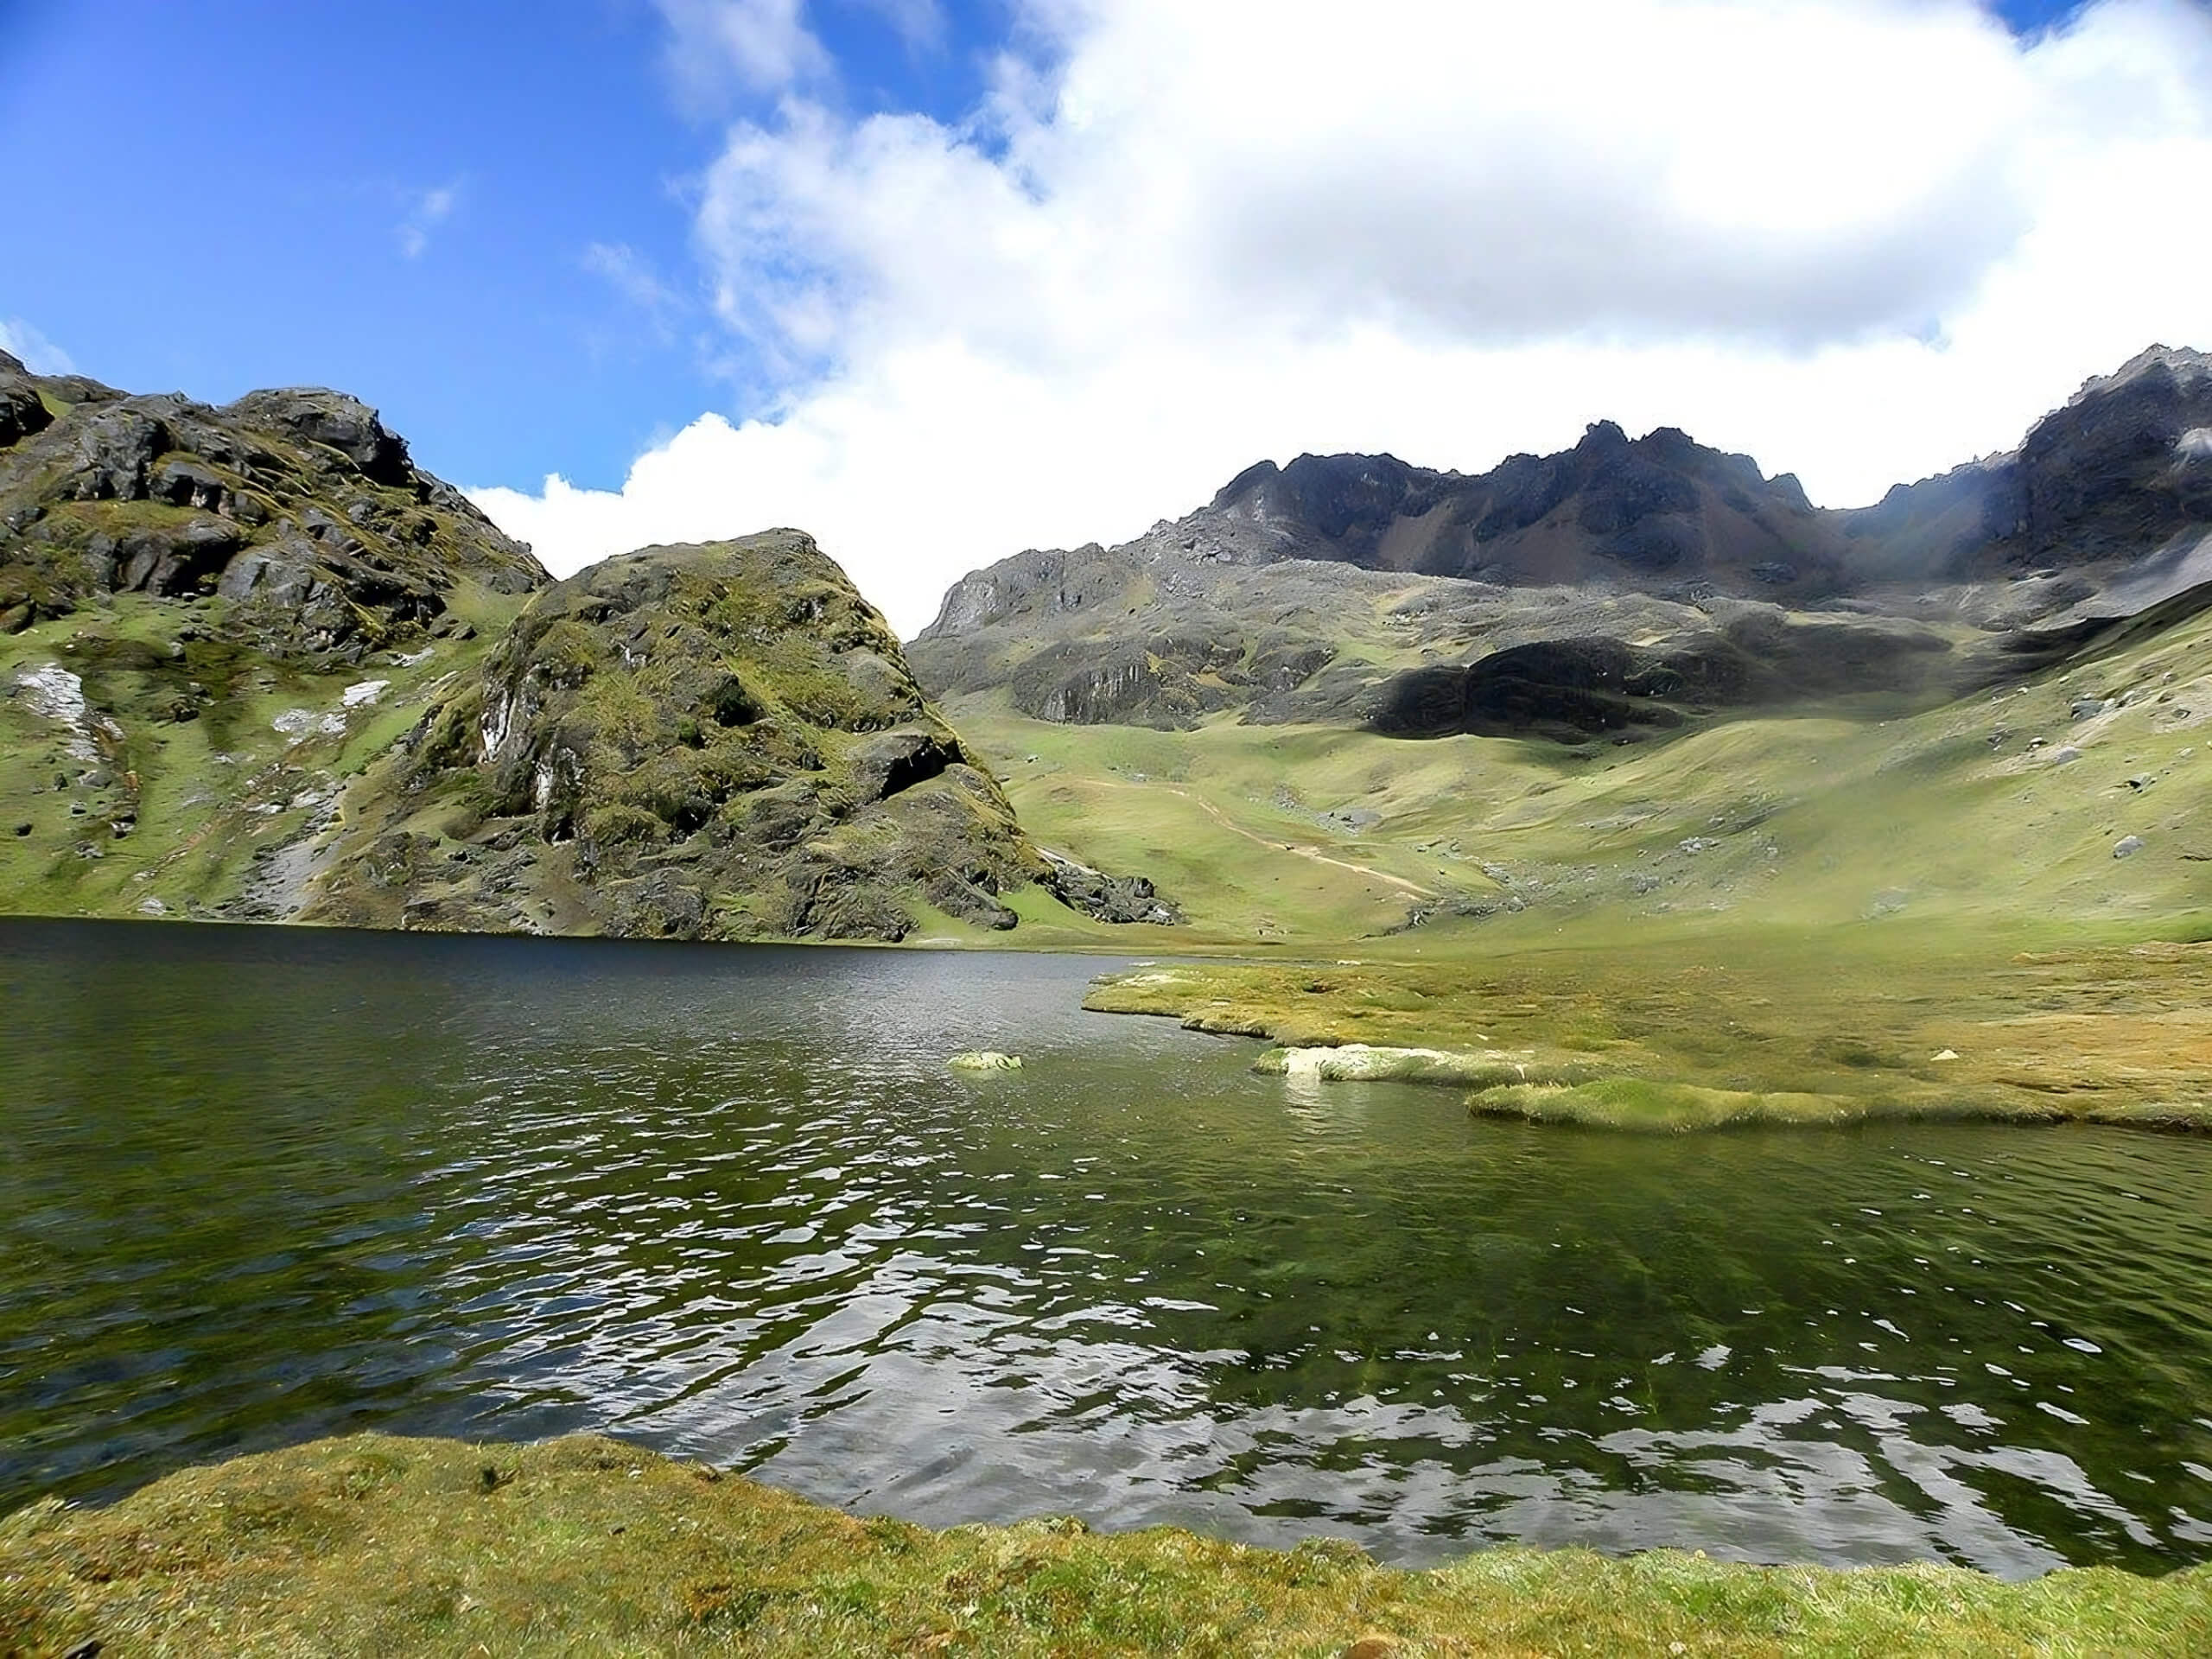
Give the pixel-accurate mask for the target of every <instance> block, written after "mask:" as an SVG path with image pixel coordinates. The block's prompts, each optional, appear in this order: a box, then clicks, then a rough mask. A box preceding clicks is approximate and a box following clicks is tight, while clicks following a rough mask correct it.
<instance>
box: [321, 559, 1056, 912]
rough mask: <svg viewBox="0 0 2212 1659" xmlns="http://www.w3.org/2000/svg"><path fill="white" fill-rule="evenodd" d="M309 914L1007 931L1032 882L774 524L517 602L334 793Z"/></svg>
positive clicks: (892, 642) (1028, 851) (857, 602)
mask: <svg viewBox="0 0 2212 1659" xmlns="http://www.w3.org/2000/svg"><path fill="white" fill-rule="evenodd" d="M347 817H348V823H347V825H346V829H345V830H344V832H343V834H342V836H341V838H340V842H339V844H338V846H337V847H336V848H335V849H334V853H333V856H332V860H331V862H330V864H329V867H328V868H327V872H326V874H324V876H323V877H322V878H321V891H320V893H319V896H318V897H317V898H316V899H315V902H314V903H312V904H311V905H310V906H309V907H308V912H307V919H309V920H318V921H330V922H346V923H356V924H364V925H379V926H402V925H404V926H422V927H439V928H454V929H470V930H477V929H485V930H494V931H507V930H526V931H553V932H593V933H609V934H619V935H635V936H649V937H677V938H847V939H897V938H904V937H906V935H907V934H908V933H909V932H911V931H912V930H913V929H914V928H915V926H916V925H918V919H919V914H918V912H919V911H920V907H922V906H927V907H930V908H933V909H935V910H937V911H940V912H945V913H947V914H950V915H951V916H953V917H956V918H959V919H961V920H963V921H965V922H969V923H971V924H974V925H981V926H984V927H989V928H1008V927H1012V926H1013V925H1014V921H1015V916H1014V912H1013V911H1012V910H1011V909H1010V908H1009V907H1008V906H1007V905H1006V903H1005V902H1004V898H1003V895H1005V894H1006V893H1008V892H1009V891H1010V890H1012V889H1014V888H1018V887H1023V886H1025V885H1027V884H1030V883H1033V882H1034V883H1040V884H1046V885H1048V886H1049V885H1052V882H1053V877H1054V871H1053V869H1052V866H1051V865H1050V864H1048V862H1047V861H1046V859H1045V858H1044V857H1043V856H1042V855H1040V854H1039V852H1038V850H1037V849H1035V848H1034V847H1033V846H1032V845H1031V844H1030V842H1028V840H1027V838H1026V837H1025V836H1023V835H1022V833H1021V831H1020V827H1019V826H1018V825H1017V824H1016V823H1015V821H1014V810H1013V808H1012V807H1011V806H1009V805H1008V804H1007V799H1006V797H1005V796H1004V795H1003V794H1002V793H1001V791H1000V789H999V786H998V785H997V783H996V782H995V781H994V780H993V779H992V778H991V777H990V775H989V774H988V772H984V771H983V770H982V769H981V768H980V767H978V766H976V765H975V764H974V763H973V762H972V761H971V760H970V759H969V756H968V754H967V753H966V751H965V750H963V747H961V743H960V740H959V738H958V736H957V734H955V733H954V732H953V731H952V729H951V728H950V727H948V726H947V725H946V724H945V723H944V721H942V720H940V719H939V718H938V715H937V714H936V712H935V711H934V710H933V709H931V708H930V706H929V705H928V703H927V702H925V700H924V698H923V696H922V693H921V690H920V689H919V687H918V686H917V685H916V684H915V683H914V678H913V676H912V674H911V673H910V672H909V671H908V670H907V668H906V661H905V658H903V656H902V655H901V654H900V652H899V643H898V640H897V639H896V638H895V637H894V636H893V634H892V632H891V631H890V629H889V628H888V627H887V626H886V625H885V623H884V621H883V619H882V618H881V617H880V615H879V614H878V613H876V611H875V610H874V607H871V606H870V605H868V602H867V601H865V600H863V599H862V598H861V595H860V594H859V593H858V592H857V591H856V590H855V588H854V587H853V585H852V583H851V582H849V580H848V579H847V578H846V576H845V575H844V573H843V572H842V570H840V569H838V567H837V566H836V564H835V563H832V562H831V561H830V560H829V558H828V557H827V556H824V555H823V553H822V551H821V550H819V549H818V548H817V547H816V545H815V544H814V543H813V541H812V540H811V539H810V537H807V536H805V535H804V534H802V533H800V532H799V531H791V530H779V531H768V532H766V533H765V534H762V535H758V536H752V537H745V538H743V539H741V540H737V541H729V542H716V543H708V544H704V545H696V546H678V547H655V548H647V549H645V550H641V551H639V552H636V553H631V554H626V555H624V556H621V557H619V558H613V559H609V560H607V561H606V562H605V563H601V564H599V565H596V566H594V567H593V568H591V569H588V570H586V571H584V572H583V573H582V574H581V575H575V576H573V577H570V578H569V579H568V580H567V581H564V582H558V583H556V584H555V585H554V586H552V587H550V588H547V589H546V590H545V591H544V592H543V593H542V594H538V595H537V597H536V598H535V599H534V600H532V601H531V603H530V605H529V606H528V607H527V608H526V609H524V612H523V613H522V614H521V615H520V616H519V617H518V619H517V620H516V621H515V622H514V624H513V626H512V627H511V628H510V629H509V630H508V632H507V633H506V635H505V638H504V639H501V640H499V643H498V644H497V645H495V646H494V647H493V650H492V652H491V653H490V654H489V656H488V657H487V658H486V661H485V664H484V666H483V669H482V671H481V673H480V674H479V675H477V676H476V677H474V680H473V681H472V682H471V683H468V684H467V685H465V686H463V687H461V689H459V690H456V691H455V692H454V695H453V696H451V697H450V698H449V699H448V701H446V702H444V703H443V704H442V705H441V706H440V707H438V708H437V709H435V710H433V711H432V712H431V713H430V714H429V715H427V716H426V717H425V718H424V720H423V722H422V723H421V725H420V726H418V727H417V728H416V730H415V731H414V733H413V734H411V735H410V737H409V739H408V740H407V741H406V743H405V745H404V749H403V752H402V753H399V754H398V755H397V756H396V757H395V758H394V760H393V761H392V762H391V764H389V765H388V766H385V767H384V768H382V769H381V770H380V771H378V772H376V773H374V774H372V776H371V777H370V778H369V779H366V780H365V781H364V783H363V784H362V785H360V786H359V788H358V789H357V791H356V795H355V798H354V799H353V801H352V802H350V803H349V804H348V808H347Z"/></svg>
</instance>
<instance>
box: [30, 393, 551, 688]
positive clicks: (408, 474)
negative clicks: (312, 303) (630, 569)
mask: <svg viewBox="0 0 2212 1659" xmlns="http://www.w3.org/2000/svg"><path fill="white" fill-rule="evenodd" d="M547 579H548V578H547V576H546V574H545V572H544V570H543V569H542V568H541V567H540V566H539V565H538V563H537V561H536V560H535V559H533V558H532V557H531V555H530V550H529V549H527V548H525V547H524V546H523V545H521V543H518V542H515V541H513V540H512V539H510V538H509V537H506V536H505V535H504V534H502V533H501V532H500V531H499V529H498V528H497V527H496V526H495V525H493V524H492V522H491V521H490V520H489V519H487V518H485V517H484V515H483V514H482V513H480V512H478V511H477V510H476V508H475V507H474V506H473V505H470V504H469V502H468V501H467V499H465V498H464V497H463V496H462V495H461V493H459V492H458V491H456V490H454V488H453V487H452V486H449V485H448V484H446V483H444V482H443V481H442V480H439V479H435V478H433V477H432V476H430V475H429V474H427V473H424V472H421V471H419V470H417V469H416V467H415V465H414V463H413V461H411V460H410V457H409V455H408V452H407V445H406V444H405V442H403V441H402V440H401V439H400V438H399V437H398V436H397V435H395V434H393V433H392V432H391V431H389V430H388V429H386V428H385V426H384V424H383V423H382V422H381V421H380V420H378V416H377V412H376V411H375V410H372V409H370V408H367V407H366V406H365V405H363V404H360V403H358V402H356V401H355V400H354V399H353V398H351V397H346V396H344V395H342V394H341V393H338V392H334V391H320V390H311V389H298V388H295V389H292V390H288V391H257V392H252V393H250V394H249V395H247V396H246V397H241V398H239V399H238V401H237V402H236V403H234V404H228V405H226V406H225V407H223V408H219V409H217V408H210V407H209V406H207V404H197V403H194V402H193V401H191V400H190V399H189V398H187V397H181V396H179V395H175V394H168V395H162V396H156V397H127V396H125V395H124V394H123V393H121V392H118V391H114V390H113V389H112V388H110V387H107V386H103V385H99V383H97V382H95V381H92V380H87V379H85V378H82V377H81V376H51V375H49V376H39V375H32V374H29V373H27V372H25V371H24V369H23V366H22V364H21V363H19V362H17V361H16V359H14V358H11V357H7V356H5V355H4V354H0V630H5V631H8V632H20V631H21V630H22V629H24V628H27V627H29V626H32V625H33V624H34V623H36V622H39V621H41V620H51V619H54V618H57V617H61V616H66V615H68V614H69V613H72V612H74V611H76V610H79V609H80V608H81V607H84V606H85V605H86V603H88V602H89V601H93V600H95V599H97V598H99V597H100V596H103V595H112V594H145V595H148V596H149V597H152V598H157V599H167V600H175V601H185V602H191V601H207V600H221V601H227V602H226V604H224V605H223V606H222V607H219V612H218V611H216V610H214V609H213V608H211V609H210V612H209V614H208V617H207V621H208V622H210V623H211V624H212V625H214V626H219V629H220V630H221V632H223V633H224V634H225V635H226V637H228V638H232V639H237V640H239V641H240V642H242V643H245V644H249V645H252V646H253V647H254V648H256V649H257V650H259V651H262V652H266V653H269V654H271V655H275V656H280V657H285V658H309V657H321V658H327V659H350V660H353V661H357V662H358V661H359V660H360V659H361V658H364V657H365V655H366V654H367V653H369V652H372V651H375V650H378V649H379V648H382V647H385V646H390V645H397V644H401V643H404V641H406V640H408V639H412V638H416V637H417V636H421V635H424V634H428V633H435V632H439V631H440V630H441V629H443V630H444V631H448V632H450V631H451V630H452V629H453V628H454V627H456V626H461V624H460V622H459V621H458V620H454V618H453V617H452V614H451V613H452V609H453V601H454V594H455V589H456V588H457V587H459V586H461V585H462V584H466V583H474V584H476V585H478V586H480V587H481V588H486V589H488V590H490V591H492V592H494V593H499V594H524V593H527V592H529V591H531V589H532V588H537V587H539V586H541V585H543V583H544V582H546V581H547Z"/></svg>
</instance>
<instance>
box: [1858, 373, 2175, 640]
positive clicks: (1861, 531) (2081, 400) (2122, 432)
mask: <svg viewBox="0 0 2212 1659" xmlns="http://www.w3.org/2000/svg"><path fill="white" fill-rule="evenodd" d="M1840 523H1841V524H1842V526H1843V529H1844V532H1845V535H1846V536H1847V538H1848V540H1849V543H1850V560H1851V563H1852V564H1853V566H1854V567H1855V568H1857V569H1861V570H1863V571H1866V572H1868V573H1871V574H1875V575H1899V574H1910V573H1913V572H1918V571H1924V572H1932V573H1935V574H1938V575H1954V576H1964V577H1973V576H1977V575H1979V576H1985V577H1996V578H1999V579H2002V578H2005V577H2017V576H2018V575H2022V574H2024V573H2027V572H2032V571H2035V570H2037V569H2044V568H2047V567H2056V569H2051V570H2050V575H2047V576H2046V577H2045V580H2046V581H2053V580H2056V581H2062V582H2065V583H2066V584H2067V586H2068V588H2069V591H2071V592H2074V593H2075V594H2076V595H2077V597H2078V599H2087V598H2088V597H2089V596H2090V594H2091V593H2092V591H2094V589H2095V588H2098V587H2100V586H2102V585H2105V583H2106V582H2110V581H2111V580H2112V579H2113V578H2114V577H2115V576H2124V575H2126V572H2127V570H2128V568H2129V567H2130V566H2133V565H2136V564H2139V563H2145V562H2151V563H2157V562H2159V561H2161V560H2162V559H2163V560H2164V561H2165V562H2167V563H2176V564H2178V563H2180V562H2181V559H2182V557H2183V556H2186V555H2188V554H2190V553H2194V552H2195V551H2196V550H2197V548H2198V546H2199V545H2200V544H2201V543H2203V542H2204V540H2205V539H2206V538H2207V537H2212V357H2208V356H2207V355H2206V354H2205V353H2202V352H2192V351H2178V350H2174V349H2171V348H2170V347H2167V346H2152V347H2151V348H2150V349H2148V350H2147V351H2145V352H2143V353H2139V354H2138V355H2137V356H2135V357H2133V358H2132V359H2129V360H2128V361H2127V362H2126V363H2125V364H2123V365H2121V366H2120V368H2119V369H2118V370H2117V371H2115V372H2113V373H2112V374H2109V375H2106V376H2102V377H2100V378H2097V379H2094V380H2092V381H2090V382H2089V383H2088V385H2084V386H2083V387H2082V389H2081V390H2080V391H2077V392H2076V393H2075V395H2074V396H2073V397H2071V398H2070V399H2069V400H2068V401H2067V403H2066V404H2065V406H2064V407H2063V408H2061V409H2058V410H2054V411H2052V413H2050V415H2048V416H2045V417H2044V419H2043V420H2042V421H2040V422H2038V423H2037V425H2036V427H2035V429H2033V430H2032V431H2031V432H2030V433H2029V434H2028V435H2027V437H2026V439H2025V440H2024V442H2022V444H2021V445H2020V447H2019V448H2018V449H2017V450H2015V451H2014V452H2013V453H2012V454H2007V455H1998V456H1993V457H1992V458H1991V459H1989V460H1986V461H1976V462H1974V463H1972V464H1970V465H1968V466H1965V467H1959V468H1957V469H1955V471H1952V472H1949V473H1947V474H1943V475H1942V477H1940V478H1933V479H1923V480H1921V481H1920V482H1918V483H1916V484H1900V485H1898V486H1897V487H1896V488H1894V489H1892V490H1891V492H1890V493H1889V494H1888V495H1887V496H1885V497H1884V498H1883V499H1882V500H1881V502H1880V503H1878V505H1875V506H1872V507H1868V508H1865V509H1863V510H1861V511H1859V512H1850V513H1845V514H1842V515H1840ZM2207 574H2212V572H2208V573H2207ZM2123 608H2125V607H2123Z"/></svg>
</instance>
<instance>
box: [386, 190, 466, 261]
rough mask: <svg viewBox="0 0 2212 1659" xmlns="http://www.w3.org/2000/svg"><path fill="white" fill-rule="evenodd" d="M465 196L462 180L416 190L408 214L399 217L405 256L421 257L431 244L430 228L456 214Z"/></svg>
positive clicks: (398, 236)
mask: <svg viewBox="0 0 2212 1659" xmlns="http://www.w3.org/2000/svg"><path fill="white" fill-rule="evenodd" d="M460 200H461V185H460V182H459V181H457V180H456V181H454V183H452V184H441V185H437V186H435V187H433V188H430V189H428V190H423V191H419V192H416V193H413V194H410V197H409V199H408V204H407V216H406V217H405V218H404V219H401V220H400V221H399V224H398V226H397V229H396V230H395V231H394V232H393V234H394V235H395V236H397V238H398V239H399V252H400V257H402V258H406V259H420V258H421V257H423V252H424V251H425V250H427V249H428V248H429V245H430V232H432V231H434V230H435V229H436V228H437V227H438V226H441V225H442V224H444V223H445V222H446V220H447V219H450V218H452V217H453V210H454V207H455V206H456V205H457V204H458V203H459V202H460Z"/></svg>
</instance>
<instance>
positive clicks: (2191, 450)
mask: <svg viewBox="0 0 2212 1659" xmlns="http://www.w3.org/2000/svg"><path fill="white" fill-rule="evenodd" d="M2174 453H2175V454H2177V455H2179V456H2180V457H2181V458H2182V459H2183V461H2212V426H2192V427H2191V428H2190V429H2189V430H2188V431H2186V432H2184V433H2183V434H2182V435H2181V436H2179V437H2177V438H2176V439H2175V440H2174Z"/></svg>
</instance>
